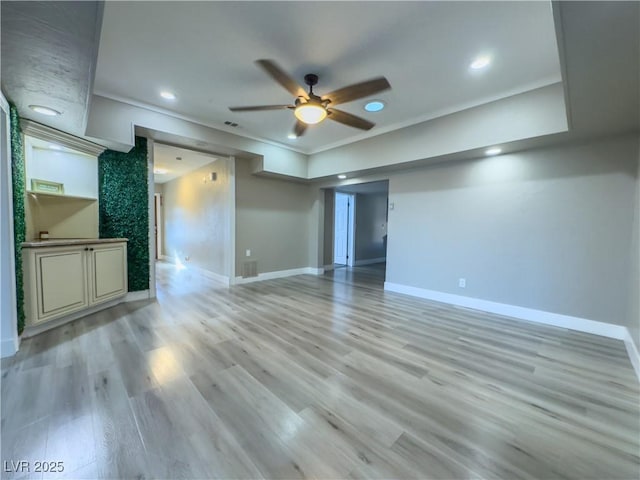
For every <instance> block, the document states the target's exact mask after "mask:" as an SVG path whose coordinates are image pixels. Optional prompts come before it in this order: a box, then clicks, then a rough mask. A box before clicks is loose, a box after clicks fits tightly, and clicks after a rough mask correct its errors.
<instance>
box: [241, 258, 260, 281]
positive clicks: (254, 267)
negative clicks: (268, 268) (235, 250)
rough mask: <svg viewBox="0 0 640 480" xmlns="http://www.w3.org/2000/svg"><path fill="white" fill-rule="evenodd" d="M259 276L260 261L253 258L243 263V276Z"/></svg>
mask: <svg viewBox="0 0 640 480" xmlns="http://www.w3.org/2000/svg"><path fill="white" fill-rule="evenodd" d="M257 276H258V262H257V261H256V260H251V261H249V262H244V263H243V264H242V278H249V277H257Z"/></svg>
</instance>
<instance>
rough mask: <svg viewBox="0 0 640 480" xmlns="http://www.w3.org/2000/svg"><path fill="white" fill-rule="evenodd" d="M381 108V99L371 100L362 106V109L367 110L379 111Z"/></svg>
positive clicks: (382, 106)
mask: <svg viewBox="0 0 640 480" xmlns="http://www.w3.org/2000/svg"><path fill="white" fill-rule="evenodd" d="M383 108H384V102H383V101H382V100H371V101H370V102H368V103H367V104H366V105H365V106H364V109H365V110H366V111H367V112H379V111H380V110H382V109H383Z"/></svg>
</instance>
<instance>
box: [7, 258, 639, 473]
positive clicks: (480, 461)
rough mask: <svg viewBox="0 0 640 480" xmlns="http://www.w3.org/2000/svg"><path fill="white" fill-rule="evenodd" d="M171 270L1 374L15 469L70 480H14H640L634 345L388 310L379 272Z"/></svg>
mask: <svg viewBox="0 0 640 480" xmlns="http://www.w3.org/2000/svg"><path fill="white" fill-rule="evenodd" d="M158 267H159V268H158V271H159V273H158V275H159V277H158V278H159V282H158V301H157V302H136V303H129V304H122V305H119V306H117V307H114V308H112V309H110V310H107V311H104V312H101V313H98V314H95V315H92V316H90V317H86V318H84V319H81V320H79V321H76V322H74V323H72V324H69V325H66V326H64V327H61V328H58V329H56V330H53V331H50V332H48V333H45V334H42V335H39V336H37V337H34V338H32V339H28V340H25V341H24V342H23V343H22V347H21V350H20V352H19V353H18V355H16V356H15V357H14V358H13V359H10V360H4V361H3V363H2V460H3V462H4V461H14V462H15V461H20V460H23V461H29V462H32V463H31V467H32V468H33V465H34V464H33V462H35V461H38V460H47V461H62V462H64V466H65V471H64V473H63V474H62V475H54V474H44V475H43V474H38V473H33V472H31V473H30V474H26V475H25V474H24V473H21V474H12V473H8V472H7V473H3V477H2V478H22V477H24V478H42V477H44V478H58V477H60V478H137V479H143V478H145V479H146V478H214V477H216V478H281V479H295V478H306V477H311V478H322V479H334V478H353V479H355V478H399V479H405V478H407V479H408V478H433V479H445V478H446V479H453V478H455V479H457V478H505V479H519V478H523V479H534V478H539V479H548V478H593V479H609V478H626V479H637V478H638V477H639V475H640V459H639V434H640V425H639V418H640V416H639V408H640V407H639V405H638V401H639V398H640V397H639V386H638V382H637V380H636V378H635V376H634V372H633V370H632V368H631V365H630V363H629V360H628V359H627V355H626V352H625V349H624V346H623V344H622V342H619V341H615V340H611V339H606V338H601V337H596V336H592V335H587V334H583V333H578V332H573V331H567V330H563V329H559V328H553V327H546V326H540V325H536V324H532V323H526V322H520V321H514V320H511V319H507V318H503V317H499V316H495V315H489V314H485V313H481V312H476V311H472V310H466V309H462V308H455V307H451V306H447V305H443V304H438V303H435V302H429V301H425V300H420V299H415V298H411V297H407V296H403V295H399V294H393V293H386V292H384V291H383V290H382V286H381V276H380V275H381V272H382V271H381V270H380V269H379V268H378V270H377V271H376V267H373V268H356V269H353V270H344V271H337V272H334V273H332V274H330V275H327V276H321V277H313V276H299V277H292V278H286V279H278V280H270V281H265V282H260V283H253V284H246V285H242V286H237V287H233V288H231V289H225V288H220V287H219V286H216V284H215V283H213V282H211V281H208V280H206V279H203V278H201V277H199V276H197V275H195V274H193V273H191V272H190V271H189V270H181V271H177V270H175V268H174V267H172V266H170V265H166V264H159V265H158ZM3 466H4V469H6V467H7V465H6V464H3Z"/></svg>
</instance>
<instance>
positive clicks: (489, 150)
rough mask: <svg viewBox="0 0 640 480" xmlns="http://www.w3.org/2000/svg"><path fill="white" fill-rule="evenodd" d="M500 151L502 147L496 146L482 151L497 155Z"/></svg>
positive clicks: (486, 153)
mask: <svg viewBox="0 0 640 480" xmlns="http://www.w3.org/2000/svg"><path fill="white" fill-rule="evenodd" d="M500 152H502V149H501V148H498V147H491V148H488V149H487V150H485V151H484V153H485V155H498V154H499V153H500Z"/></svg>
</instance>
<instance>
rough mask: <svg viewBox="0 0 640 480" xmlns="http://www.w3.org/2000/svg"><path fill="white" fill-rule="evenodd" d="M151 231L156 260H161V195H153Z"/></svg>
mask: <svg viewBox="0 0 640 480" xmlns="http://www.w3.org/2000/svg"><path fill="white" fill-rule="evenodd" d="M153 199H154V208H153V231H154V234H155V242H156V260H159V259H160V258H162V252H163V250H162V223H163V222H162V194H161V193H154V194H153Z"/></svg>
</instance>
